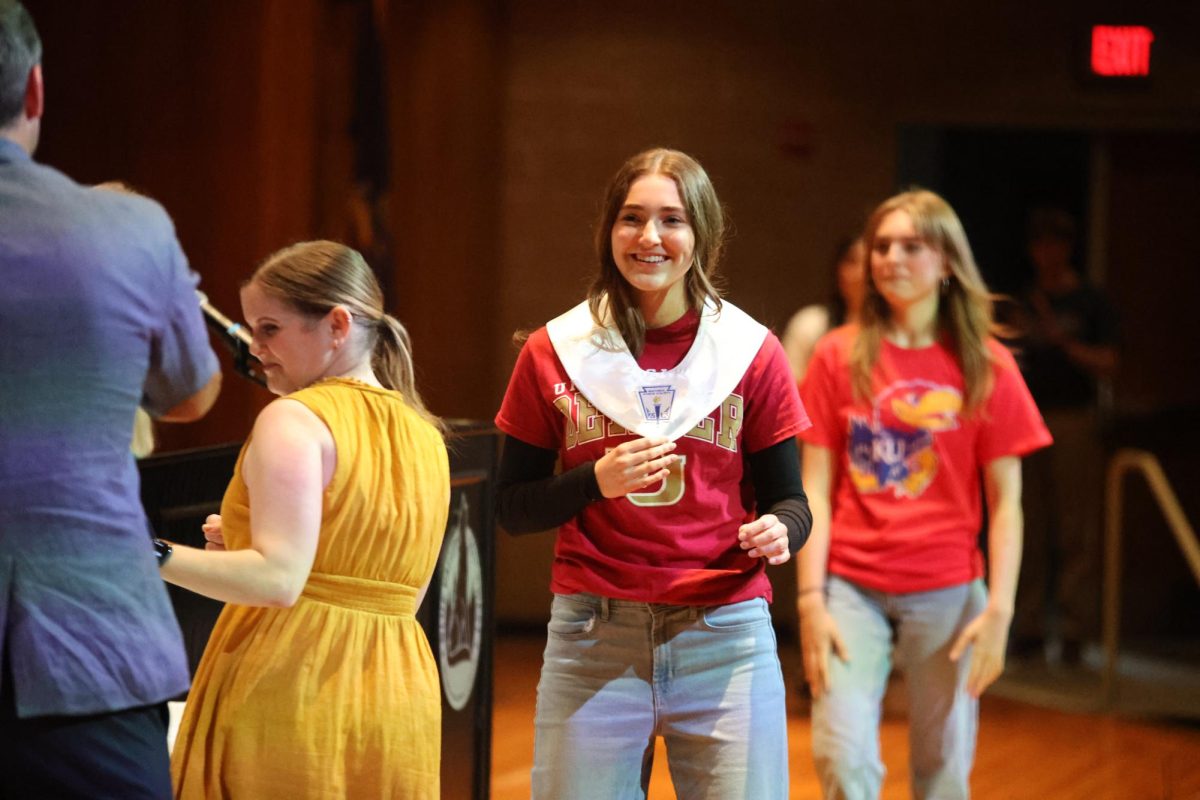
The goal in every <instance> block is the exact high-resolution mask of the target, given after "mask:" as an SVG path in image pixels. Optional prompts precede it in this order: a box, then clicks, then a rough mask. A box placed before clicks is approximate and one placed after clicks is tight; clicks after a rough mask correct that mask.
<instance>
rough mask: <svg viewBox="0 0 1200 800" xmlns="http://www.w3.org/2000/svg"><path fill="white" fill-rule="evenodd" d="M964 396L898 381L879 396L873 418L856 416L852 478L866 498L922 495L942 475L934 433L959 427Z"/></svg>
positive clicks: (852, 431) (947, 389) (945, 388)
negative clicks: (871, 495) (889, 492)
mask: <svg viewBox="0 0 1200 800" xmlns="http://www.w3.org/2000/svg"><path fill="white" fill-rule="evenodd" d="M961 409H962V393H961V392H959V390H958V389H955V388H954V387H952V386H942V385H939V384H935V383H931V382H929V381H901V382H899V383H894V384H892V385H891V386H889V387H888V388H887V389H885V390H884V391H883V392H881V393H880V394H879V395H877V396H876V397H875V401H874V403H873V407H872V410H871V415H870V417H869V418H868V417H867V416H862V415H855V414H851V415H850V441H849V445H848V446H849V450H850V478H851V480H853V481H854V486H855V488H857V489H858V491H859V492H862V493H864V494H869V493H875V492H882V491H885V490H886V489H888V488H889V487H890V488H891V489H892V491H893V492H894V493H895V495H896V497H919V496H920V495H921V493H922V492H924V491H925V488H926V487H927V486H929V484H930V482H932V481H933V477H934V475H936V474H937V467H938V458H937V453H936V452H935V451H934V449H933V435H934V434H935V433H937V432H939V431H949V430H954V429H955V428H957V427H958V415H959V411H961Z"/></svg>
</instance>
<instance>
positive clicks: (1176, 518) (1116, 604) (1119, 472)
mask: <svg viewBox="0 0 1200 800" xmlns="http://www.w3.org/2000/svg"><path fill="white" fill-rule="evenodd" d="M1131 470H1137V471H1139V472H1141V473H1142V476H1143V477H1145V479H1146V483H1147V484H1148V485H1149V486H1150V491H1151V492H1153V494H1154V499H1155V500H1157V501H1158V507H1159V508H1160V509H1162V512H1163V516H1164V517H1165V518H1166V520H1167V525H1168V526H1169V527H1170V528H1171V533H1173V534H1174V535H1175V541H1176V542H1177V543H1178V544H1179V549H1180V550H1182V551H1183V555H1184V558H1186V559H1187V562H1188V566H1190V567H1191V569H1192V575H1193V576H1194V577H1195V578H1196V583H1197V584H1200V542H1197V540H1196V531H1195V530H1193V528H1192V526H1191V524H1189V523H1188V520H1187V516H1186V515H1185V514H1184V513H1183V507H1182V506H1181V505H1180V504H1179V498H1177V497H1176V496H1175V492H1174V491H1173V490H1172V489H1171V484H1170V482H1169V481H1168V480H1167V476H1166V474H1165V473H1164V472H1163V469H1162V465H1161V464H1159V463H1158V459H1157V458H1156V457H1155V456H1154V454H1153V453H1150V452H1147V451H1145V450H1135V449H1123V450H1118V451H1117V452H1116V453H1114V454H1113V457H1112V458H1111V459H1110V460H1109V462H1108V478H1107V491H1106V492H1105V504H1106V508H1105V519H1104V567H1105V569H1104V676H1103V677H1104V683H1103V691H1104V700H1105V702H1106V703H1107V704H1108V707H1109V708H1111V707H1112V706H1113V704H1114V703H1115V701H1116V691H1117V678H1116V675H1117V650H1118V648H1119V645H1120V632H1121V631H1120V629H1121V522H1122V516H1123V514H1124V511H1125V494H1124V489H1123V488H1122V487H1123V484H1122V480H1123V479H1124V477H1125V473H1127V472H1130V471H1131Z"/></svg>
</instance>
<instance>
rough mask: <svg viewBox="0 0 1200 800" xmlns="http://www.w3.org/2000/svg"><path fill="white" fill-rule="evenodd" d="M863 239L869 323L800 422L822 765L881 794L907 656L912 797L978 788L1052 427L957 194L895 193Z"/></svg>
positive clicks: (828, 777)
mask: <svg viewBox="0 0 1200 800" xmlns="http://www.w3.org/2000/svg"><path fill="white" fill-rule="evenodd" d="M863 238H864V241H865V242H866V247H867V253H868V258H869V267H870V268H869V271H868V277H867V291H866V299H865V302H864V304H863V310H862V318H861V322H860V323H859V324H857V325H847V326H843V327H841V328H838V329H837V330H835V331H833V332H832V333H830V334H829V335H828V336H826V337H825V338H824V339H822V340H821V342H820V343H819V344H818V345H817V349H816V353H815V354H814V356H813V360H812V363H811V365H810V367H809V370H808V374H807V375H806V376H805V379H804V384H803V385H802V387H801V396H802V397H803V398H804V403H805V406H806V407H807V408H808V410H809V413H810V415H811V416H812V421H813V426H812V428H810V429H809V430H808V431H805V432H804V433H803V434H802V437H803V439H804V442H805V444H804V453H803V464H804V467H803V474H804V483H805V486H806V488H807V490H808V493H809V500H810V503H811V505H812V512H813V529H812V538H811V541H810V542H809V544H808V546H807V547H806V548H805V549H804V550H803V551H801V553H800V559H799V573H798V586H799V607H800V615H801V627H802V642H803V648H804V668H805V673H806V675H807V677H808V680H809V684H810V687H811V691H812V694H813V696H814V702H813V708H812V718H813V759H814V761H815V763H816V767H817V773H818V777H819V779H820V782H821V787H822V791H823V792H824V795H825V797H827V798H835V797H837V798H851V799H855V798H861V799H863V800H865V799H866V798H872V799H873V798H877V797H878V796H879V792H880V788H881V786H882V781H883V762H882V760H881V759H880V754H879V719H880V713H881V701H882V699H883V694H884V691H885V688H886V684H887V679H888V675H889V673H890V672H891V669H892V666H893V663H894V664H895V665H896V666H897V667H898V668H899V669H900V670H901V671H902V672H903V673H904V676H905V679H906V683H907V688H908V693H909V745H910V765H911V769H912V778H911V780H912V794H913V796H914V797H916V798H965V797H967V796H968V793H969V782H968V781H969V776H970V771H971V765H972V762H973V759H974V753H975V734H976V727H977V724H978V697H979V695H980V694H982V693H983V691H984V690H985V689H986V688H987V687H988V686H989V685H990V684H991V683H992V681H994V680H995V679H996V677H997V676H998V675H999V674H1000V673H1001V671H1002V670H1003V667H1004V654H1005V645H1006V641H1007V637H1008V627H1009V623H1010V621H1011V619H1012V613H1013V602H1014V594H1015V592H1016V586H1017V572H1018V569H1019V565H1020V558H1021V528H1022V518H1021V457H1022V456H1024V455H1026V454H1028V453H1030V452H1032V451H1034V450H1036V449H1038V448H1040V447H1044V446H1046V445H1047V444H1049V443H1050V435H1049V433H1048V432H1047V431H1046V427H1045V425H1044V424H1043V423H1042V419H1041V416H1040V415H1039V414H1038V410H1037V408H1036V406H1035V405H1034V403H1033V399H1032V397H1031V396H1030V394H1029V391H1028V389H1026V387H1025V383H1024V381H1023V380H1022V379H1021V374H1020V371H1019V370H1018V369H1017V366H1016V363H1015V362H1014V360H1013V357H1012V355H1011V354H1010V353H1009V352H1008V351H1007V350H1005V349H1004V348H1003V347H1002V346H1001V345H1000V344H999V343H998V342H997V341H996V339H994V338H993V336H992V332H993V327H994V326H993V323H992V316H991V306H992V297H991V295H990V294H989V293H988V290H987V287H986V286H985V285H984V283H983V280H982V278H981V277H980V275H979V270H978V268H977V267H976V265H975V261H974V259H973V257H972V255H971V248H970V245H969V244H968V243H967V238H966V234H965V233H964V231H963V229H962V225H961V223H960V222H959V220H958V217H957V216H956V215H955V213H954V211H953V209H951V208H950V206H949V205H948V204H947V203H946V201H945V200H943V199H942V198H941V197H939V196H938V195H936V194H934V193H932V192H928V191H911V192H905V193H902V194H899V195H896V196H895V197H892V198H890V199H888V200H887V201H885V202H884V203H883V204H881V205H880V206H879V207H878V208H877V209H876V210H875V211H874V213H873V214H872V215H871V217H870V219H869V220H868V221H867V226H866V230H865V232H864V237H863ZM981 481H982V487H981V485H980V484H981ZM981 488H982V489H983V492H981ZM984 493H986V497H987V509H988V523H989V525H988V559H987V561H988V573H989V579H988V584H987V586H986V587H985V585H984V582H983V580H982V576H983V565H984V558H983V555H982V553H981V552H980V550H979V547H978V535H979V530H980V525H981V522H982V509H981V502H980V496H981V494H984Z"/></svg>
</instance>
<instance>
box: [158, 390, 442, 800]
mask: <svg viewBox="0 0 1200 800" xmlns="http://www.w3.org/2000/svg"><path fill="white" fill-rule="evenodd" d="M288 397H289V398H290V399H293V400H298V401H300V402H301V403H303V404H304V405H305V406H307V407H308V408H309V409H311V410H312V411H313V413H315V414H316V415H317V416H318V417H320V419H321V420H322V421H323V422H324V423H325V425H326V426H327V427H328V428H329V430H330V431H331V432H332V434H333V441H334V444H335V446H336V448H337V466H336V469H335V471H334V474H333V477H332V479H331V480H330V482H329V486H328V487H327V488H326V490H325V496H324V499H323V503H322V517H321V532H320V539H319V541H318V543H317V553H316V559H315V561H314V563H313V569H312V574H311V575H310V576H309V579H308V583H307V584H306V586H305V588H304V592H303V593H302V594H301V596H300V599H299V601H298V602H297V603H296V605H295V606H293V607H291V608H258V607H251V606H239V605H232V604H230V605H227V606H226V607H225V609H224V611H223V612H222V613H221V616H220V618H219V619H218V620H217V623H216V626H215V627H214V628H213V632H212V637H211V638H210V639H209V641H208V647H207V648H206V649H205V651H204V656H203V658H202V659H201V661H200V665H199V667H198V668H197V670H196V676H195V679H194V681H193V685H192V690H191V692H190V694H189V695H188V702H187V706H186V709H185V711H184V715H183V719H182V721H181V723H180V728H179V736H178V738H177V739H176V742H175V749H174V752H173V755H172V758H171V774H172V780H173V782H174V785H175V792H176V794H177V796H178V797H180V798H185V799H186V798H233V800H270V798H283V799H284V800H302V799H303V798H360V797H361V798H405V799H406V800H407V799H408V798H420V799H421V800H424V799H425V798H429V800H436V798H438V796H439V772H440V764H439V759H440V750H441V733H440V732H441V687H440V684H439V682H438V673H437V666H436V663H435V661H434V658H433V654H432V653H431V651H430V648H429V642H428V641H427V640H426V638H425V634H424V632H423V631H422V630H421V627H420V626H419V625H418V623H417V621H416V618H415V617H414V616H413V612H414V610H415V604H416V596H417V592H418V590H419V588H420V587H421V586H424V585H425V583H426V582H427V581H428V580H429V578H430V576H431V575H432V574H433V570H434V567H435V566H436V562H437V557H438V550H439V548H440V547H441V542H442V536H443V533H444V532H445V529H446V517H447V513H448V507H449V498H450V477H449V466H448V462H447V456H446V447H445V444H444V442H443V440H442V437H441V436H440V434H439V433H438V431H437V430H436V429H435V428H434V427H433V426H432V425H430V424H429V423H428V422H426V421H425V420H423V419H422V418H421V417H420V416H419V415H418V414H417V413H416V412H415V411H413V410H412V409H411V408H410V407H409V406H408V405H406V404H405V403H404V401H403V400H402V399H401V398H400V395H399V394H397V393H396V392H392V391H388V390H385V389H377V388H374V387H371V386H368V385H366V384H364V383H360V382H358V381H352V380H349V379H342V378H335V379H329V380H324V381H321V382H319V383H317V384H314V385H313V386H310V387H308V388H306V389H303V390H301V391H299V392H295V393H294V394H291V395H289V396H288ZM248 444H249V442H247V445H248ZM245 454H246V449H245V447H243V448H242V454H241V456H239V458H238V463H237V467H236V469H235V470H234V475H233V480H232V481H231V482H230V484H229V488H228V489H227V490H226V492H225V498H224V500H223V501H222V503H221V518H222V527H223V531H224V536H225V542H226V547H227V548H229V549H237V548H244V547H248V546H249V544H250V509H249V506H248V500H249V497H248V494H247V490H246V484H245V482H244V481H243V480H242V459H243V458H244V457H245Z"/></svg>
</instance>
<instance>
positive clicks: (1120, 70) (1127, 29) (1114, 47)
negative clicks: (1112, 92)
mask: <svg viewBox="0 0 1200 800" xmlns="http://www.w3.org/2000/svg"><path fill="white" fill-rule="evenodd" d="M1153 41H1154V33H1153V32H1152V31H1151V30H1150V29H1149V28H1147V27H1145V26H1144V25H1095V26H1093V27H1092V72H1094V73H1096V74H1097V75H1103V76H1105V77H1122V78H1126V77H1145V76H1148V75H1149V74H1150V43H1151V42H1153Z"/></svg>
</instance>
